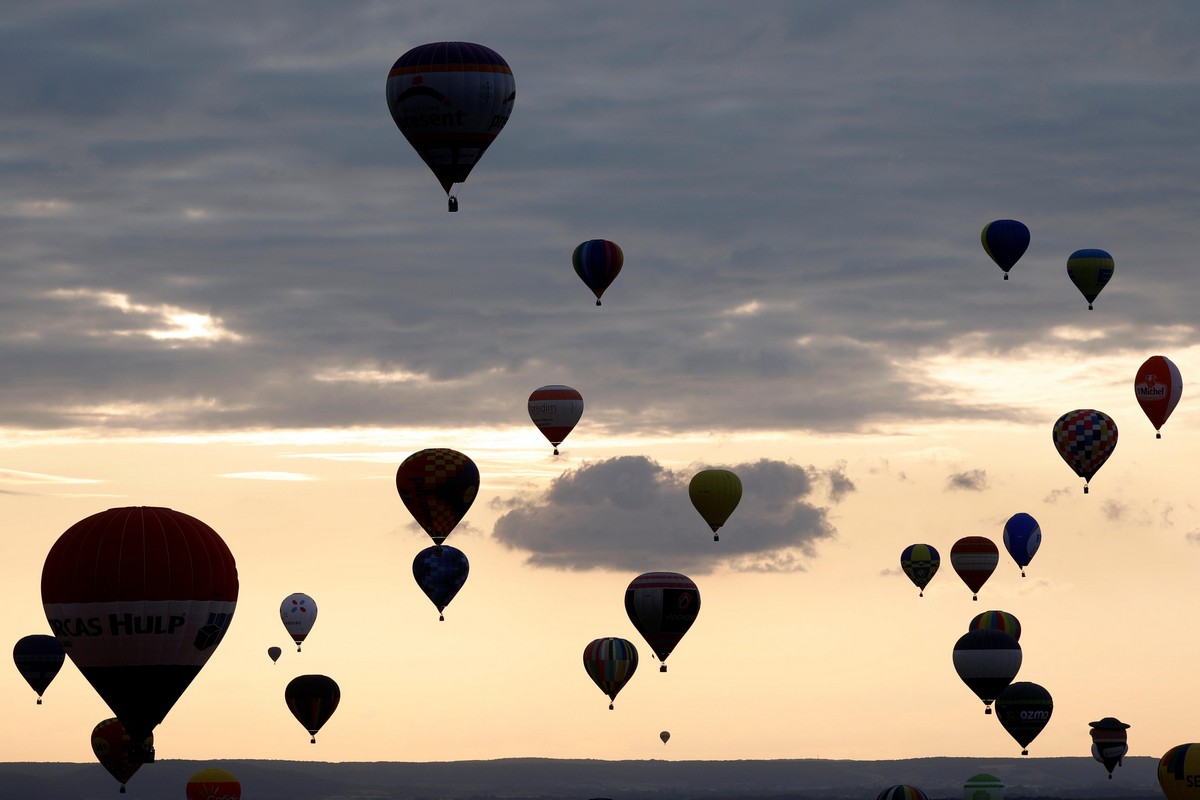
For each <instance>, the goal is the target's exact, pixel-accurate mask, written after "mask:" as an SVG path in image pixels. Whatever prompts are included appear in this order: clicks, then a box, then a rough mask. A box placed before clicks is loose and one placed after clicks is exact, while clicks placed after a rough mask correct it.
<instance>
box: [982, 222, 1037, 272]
mask: <svg viewBox="0 0 1200 800" xmlns="http://www.w3.org/2000/svg"><path fill="white" fill-rule="evenodd" d="M979 240H980V242H981V243H982V244H983V249H984V251H985V252H986V253H987V254H988V256H990V257H991V259H992V261H995V262H996V266H998V267H999V268H1000V269H1002V270H1004V280H1008V271H1009V270H1010V269H1012V268H1013V265H1014V264H1016V263H1017V261H1019V260H1020V258H1021V256H1023V255H1025V250H1026V249H1028V247H1029V228H1027V227H1025V224H1024V223H1022V222H1017V221H1016V220H1015V219H998V220H996V221H995V222H989V223H988V224H987V225H984V226H983V233H981V234H980V235H979Z"/></svg>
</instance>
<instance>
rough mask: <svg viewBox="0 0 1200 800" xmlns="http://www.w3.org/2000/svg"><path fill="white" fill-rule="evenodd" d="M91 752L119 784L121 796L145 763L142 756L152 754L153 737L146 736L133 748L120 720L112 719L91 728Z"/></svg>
mask: <svg viewBox="0 0 1200 800" xmlns="http://www.w3.org/2000/svg"><path fill="white" fill-rule="evenodd" d="M92 752H93V753H95V754H96V760H97V761H99V762H100V766H102V767H104V768H105V769H106V770H108V774H109V775H112V776H113V777H114V778H116V779H117V781H118V782H119V783H120V784H121V794H125V784H127V783H129V779H130V778H132V777H133V773H135V772H137V771H138V769H140V768H141V766H142V764H143V763H145V761H144V759H143V758H142V754H144V753H153V752H154V736H153V734H152V735H150V736H147V737H146V738H145V739H143V740H142V741H141V742H139V743H138V746H137V747H134V745H133V741H132V740H131V739H130V738H129V734H128V733H126V732H125V726H124V725H122V724H121V720H119V719H117V718H116V717H112V718H110V719H106V720H103V721H102V722H100V723H99V724H98V725H96V727H95V728H92Z"/></svg>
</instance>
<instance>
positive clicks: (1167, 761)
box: [1158, 742, 1200, 800]
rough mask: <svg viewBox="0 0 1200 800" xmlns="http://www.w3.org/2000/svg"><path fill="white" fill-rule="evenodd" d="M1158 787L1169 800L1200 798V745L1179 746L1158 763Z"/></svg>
mask: <svg viewBox="0 0 1200 800" xmlns="http://www.w3.org/2000/svg"><path fill="white" fill-rule="evenodd" d="M1158 785H1159V787H1161V788H1162V792H1163V794H1164V795H1166V797H1167V800H1197V798H1200V744H1196V743H1194V742H1193V743H1190V744H1177V745H1175V746H1174V747H1172V748H1171V749H1170V750H1168V751H1167V752H1165V753H1163V757H1162V758H1161V759H1159V761H1158Z"/></svg>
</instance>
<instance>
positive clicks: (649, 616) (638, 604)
mask: <svg viewBox="0 0 1200 800" xmlns="http://www.w3.org/2000/svg"><path fill="white" fill-rule="evenodd" d="M625 613H626V614H628V615H629V621H630V622H632V623H633V627H635V628H637V630H638V633H640V634H641V635H642V638H644V639H645V640H646V643H647V644H649V645H650V649H651V650H653V651H654V654H655V655H656V656H658V660H659V661H661V662H663V664H662V666H660V667H659V671H660V672H666V671H667V665H666V660H667V656H669V655H671V651H672V650H674V649H675V646H676V645H678V644H679V640H680V639H682V638H683V635H684V634H685V633H687V632H688V628H690V627H692V623H693V622H695V621H696V616H697V615H698V614H699V613H700V590H699V589H697V588H696V584H694V583H692V579H691V578H689V577H688V576H686V575H680V574H679V573H678V572H647V573H645V574H644V575H639V576H637V577H636V578H634V579H633V581H632V582H631V583H630V584H629V587H628V588H626V589H625Z"/></svg>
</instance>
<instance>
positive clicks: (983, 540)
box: [950, 536, 1000, 600]
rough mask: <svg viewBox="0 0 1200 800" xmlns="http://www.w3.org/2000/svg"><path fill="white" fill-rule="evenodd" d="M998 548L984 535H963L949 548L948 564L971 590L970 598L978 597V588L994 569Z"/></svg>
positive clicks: (997, 560)
mask: <svg viewBox="0 0 1200 800" xmlns="http://www.w3.org/2000/svg"><path fill="white" fill-rule="evenodd" d="M999 563H1000V550H999V549H998V548H997V547H996V543H995V542H993V541H992V540H991V539H989V538H987V537H986V536H964V537H963V538H961V539H959V540H958V541H957V542H955V543H954V545H953V546H952V547H951V548H950V566H952V567H953V568H954V571H955V572H956V573H958V577H960V578H962V582H963V583H965V584H966V585H967V588H969V589H970V590H971V599H972V600H978V599H979V590H980V589H982V588H983V584H985V583H987V579H988V578H990V577H991V576H992V573H993V572H995V571H996V565H997V564H999Z"/></svg>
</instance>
